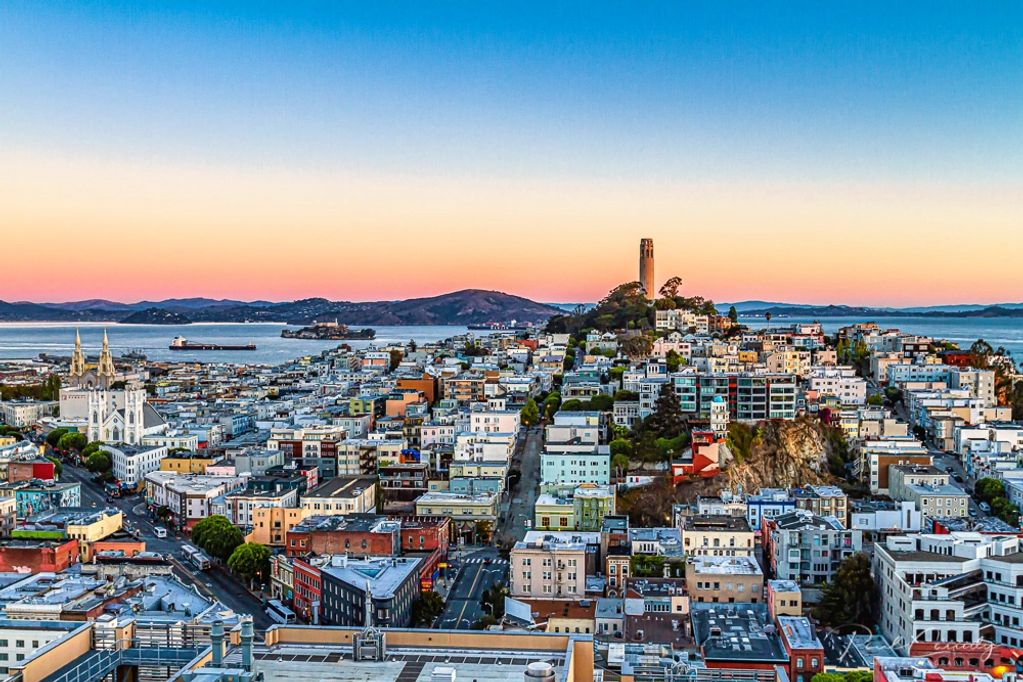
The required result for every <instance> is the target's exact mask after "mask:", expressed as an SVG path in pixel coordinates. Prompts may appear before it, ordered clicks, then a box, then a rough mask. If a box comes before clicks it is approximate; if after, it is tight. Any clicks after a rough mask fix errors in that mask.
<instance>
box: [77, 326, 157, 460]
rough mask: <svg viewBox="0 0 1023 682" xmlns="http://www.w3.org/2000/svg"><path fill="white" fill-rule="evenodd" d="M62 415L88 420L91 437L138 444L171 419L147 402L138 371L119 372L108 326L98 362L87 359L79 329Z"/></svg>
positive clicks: (88, 431)
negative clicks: (109, 339)
mask: <svg viewBox="0 0 1023 682" xmlns="http://www.w3.org/2000/svg"><path fill="white" fill-rule="evenodd" d="M60 415H61V417H62V418H63V419H69V420H82V421H83V422H85V423H87V430H86V432H85V433H86V435H87V437H88V439H89V440H90V441H97V440H98V441H103V442H104V443H127V444H129V445H138V444H140V443H141V442H142V438H143V436H147V435H151V434H158V433H163V432H165V431H166V430H167V422H166V421H165V420H164V419H163V417H161V416H160V415H159V413H157V411H156V410H155V409H153V407H152V405H150V404H149V403H148V402H147V400H146V389H145V387H144V386H143V385H142V382H140V381H138V380H137V377H136V376H135V375H134V374H130V373H124V372H118V370H117V368H116V366H115V365H114V359H113V356H112V355H111V354H110V344H109V341H108V339H107V333H106V331H105V330H104V332H103V348H102V350H101V351H100V355H99V362H98V363H96V364H95V365H90V364H88V363H87V362H86V358H85V353H84V352H83V351H82V339H81V336H80V335H79V334H78V332H75V350H74V352H73V353H72V354H71V366H70V368H69V369H68V380H67V382H66V383H65V386H64V387H63V388H61V389H60Z"/></svg>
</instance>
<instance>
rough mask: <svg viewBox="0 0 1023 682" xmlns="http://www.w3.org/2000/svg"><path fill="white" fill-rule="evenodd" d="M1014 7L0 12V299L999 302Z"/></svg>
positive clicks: (252, 0) (1011, 226)
mask: <svg viewBox="0 0 1023 682" xmlns="http://www.w3.org/2000/svg"><path fill="white" fill-rule="evenodd" d="M1021 83H1023V4H1021V3H1019V2H990V3H962V2H940V1H938V2H926V3H924V2H920V3H916V2H904V3H890V2H826V3H821V2H806V3H795V2H793V3H782V2H772V3H755V2H720V1H711V2H670V3H668V2H665V3H656V2H649V3H620V2H614V3H604V2H598V1H591V2H586V3H561V2H538V3H525V2H522V3H497V2H478V1H476V2H441V3H423V2H406V3H401V2H395V3H391V2H371V3H366V2H358V3H357V2H351V3H347V2H299V1H292V2H287V3H281V2H259V1H257V0H249V1H246V2H216V1H215V0H206V1H204V2H171V1H168V2H142V1H136V2H113V1H110V0H93V1H92V2H87V3H82V2H50V1H48V0H24V1H19V0H11V1H9V2H4V3H2V4H0V235H2V242H0V243H2V244H3V248H2V249H0V254H3V255H4V256H6V257H3V258H0V299H4V300H35V301H64V300H78V299H84V298H94V297H95V298H109V299H116V300H138V299H155V298H166V297H177V296H210V297H217V298H221V297H229V298H242V299H254V298H262V299H272V300H287V299H294V298H300V297H306V296H324V297H328V298H334V299H350V300H377V299H393V298H406V297H412V296H420V295H433V294H437V293H442V292H445V291H452V290H456V289H463V288H485V289H497V290H502V291H507V292H509V293H514V294H519V295H522V296H527V297H530V298H533V299H536V300H542V301H592V300H596V299H598V298H599V297H601V296H602V295H603V294H604V293H605V292H606V291H608V290H609V289H611V288H612V287H613V286H615V285H616V284H618V283H620V282H624V281H629V280H634V279H636V278H637V274H636V270H637V262H638V253H639V240H640V238H642V237H651V238H653V239H654V243H655V252H656V275H657V280H658V281H659V282H660V281H663V280H664V279H666V278H668V277H670V276H672V275H678V276H680V277H681V278H682V280H683V291H685V292H687V293H689V294H693V295H696V294H699V295H703V296H707V297H709V298H712V299H714V300H717V301H738V300H746V299H761V300H771V301H788V302H804V303H828V302H833V303H848V304H868V305H869V304H876V305H923V304H941V303H966V302H970V303H988V302H998V301H1019V300H1021V299H1023V276H1021V275H1020V272H1019V263H1020V262H1021V261H1023V87H1021V85H1020V84H1021Z"/></svg>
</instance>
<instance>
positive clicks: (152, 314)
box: [120, 308, 192, 324]
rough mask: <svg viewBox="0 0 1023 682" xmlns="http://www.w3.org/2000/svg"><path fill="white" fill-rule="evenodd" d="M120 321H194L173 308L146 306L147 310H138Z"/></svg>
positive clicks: (133, 322) (153, 322)
mask: <svg viewBox="0 0 1023 682" xmlns="http://www.w3.org/2000/svg"><path fill="white" fill-rule="evenodd" d="M120 322H121V324H191V322H192V321H191V320H190V319H188V318H187V317H185V316H184V315H182V314H181V313H176V312H174V311H173V310H163V309H161V308H146V309H145V310H136V311H135V312H133V313H132V314H131V315H128V317H126V318H124V319H123V320H120Z"/></svg>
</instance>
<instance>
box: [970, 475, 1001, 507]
mask: <svg viewBox="0 0 1023 682" xmlns="http://www.w3.org/2000/svg"><path fill="white" fill-rule="evenodd" d="M973 493H974V494H975V495H976V496H977V497H979V498H980V499H981V501H983V502H987V503H988V504H991V503H992V502H994V501H995V500H996V499H998V498H1004V497H1005V484H1004V483H1002V482H1001V481H1000V480H998V479H997V478H990V477H989V478H982V479H980V480H979V481H977V483H976V485H974V486H973Z"/></svg>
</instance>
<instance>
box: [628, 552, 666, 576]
mask: <svg viewBox="0 0 1023 682" xmlns="http://www.w3.org/2000/svg"><path fill="white" fill-rule="evenodd" d="M665 561H667V558H666V557H663V556H660V555H658V554H634V555H633V556H632V559H630V560H629V575H630V576H631V577H633V578H661V577H663V576H664V563H665Z"/></svg>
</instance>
